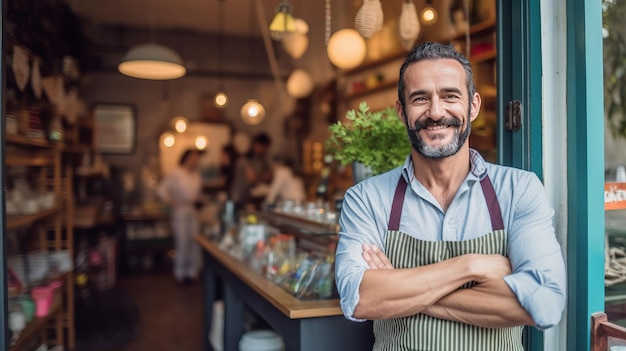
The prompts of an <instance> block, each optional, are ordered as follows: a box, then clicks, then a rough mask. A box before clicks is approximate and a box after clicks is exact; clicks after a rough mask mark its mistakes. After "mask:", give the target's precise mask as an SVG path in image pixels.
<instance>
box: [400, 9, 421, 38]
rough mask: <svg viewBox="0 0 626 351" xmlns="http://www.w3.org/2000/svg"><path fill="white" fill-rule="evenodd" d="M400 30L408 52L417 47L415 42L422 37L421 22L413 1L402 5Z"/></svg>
mask: <svg viewBox="0 0 626 351" xmlns="http://www.w3.org/2000/svg"><path fill="white" fill-rule="evenodd" d="M398 29H399V32H400V39H401V41H402V46H403V47H404V48H405V49H406V50H411V48H413V45H415V40H417V38H418V37H419V35H420V22H419V19H418V18H417V10H416V8H415V4H414V3H413V1H411V0H405V1H404V4H402V12H401V13H400V21H399V22H398Z"/></svg>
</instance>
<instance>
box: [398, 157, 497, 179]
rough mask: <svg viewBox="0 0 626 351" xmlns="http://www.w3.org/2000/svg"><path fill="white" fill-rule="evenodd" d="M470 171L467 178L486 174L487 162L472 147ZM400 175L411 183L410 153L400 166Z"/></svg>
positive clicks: (413, 176)
mask: <svg viewBox="0 0 626 351" xmlns="http://www.w3.org/2000/svg"><path fill="white" fill-rule="evenodd" d="M469 151H470V173H469V174H468V178H467V179H468V180H482V179H483V178H485V177H486V176H487V164H486V162H485V159H484V158H483V157H482V156H481V155H480V154H479V153H478V151H476V150H474V149H470V150H469ZM402 176H403V177H404V179H405V180H406V181H407V183H409V184H411V181H412V180H413V178H415V172H414V166H413V159H412V158H411V155H409V156H407V158H406V160H405V161H404V165H403V166H402Z"/></svg>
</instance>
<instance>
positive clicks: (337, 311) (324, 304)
mask: <svg viewBox="0 0 626 351" xmlns="http://www.w3.org/2000/svg"><path fill="white" fill-rule="evenodd" d="M196 241H197V242H198V244H200V246H202V248H204V250H206V252H208V253H209V254H210V255H211V256H213V258H215V259H216V260H219V261H220V262H221V263H222V264H223V265H224V266H225V267H226V268H227V269H228V270H230V271H231V273H232V274H233V275H235V276H236V277H237V278H239V279H241V281H242V282H244V283H245V284H246V285H248V286H249V287H250V288H252V289H253V290H254V291H255V292H256V293H257V294H259V295H261V296H262V297H263V298H265V299H266V300H267V301H268V302H269V303H271V304H272V306H274V307H276V309H278V310H279V311H281V312H282V313H283V314H284V315H285V316H287V317H289V318H290V319H296V318H312V317H328V316H343V312H341V308H340V307H339V300H319V301H302V300H299V299H297V298H296V297H294V296H293V295H291V294H290V293H288V292H287V291H285V290H284V289H282V288H281V287H279V286H278V285H276V284H274V283H273V282H271V281H269V280H267V279H266V278H265V277H263V276H262V275H260V274H259V273H257V272H255V271H253V270H252V269H250V268H249V267H247V266H246V265H245V264H243V263H241V262H240V261H238V260H237V259H236V258H234V257H232V256H231V255H229V254H228V253H225V252H224V251H222V250H220V249H219V248H218V247H217V244H216V243H214V242H211V241H209V240H207V239H206V238H204V237H197V238H196Z"/></svg>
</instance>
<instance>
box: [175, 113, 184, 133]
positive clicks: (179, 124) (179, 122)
mask: <svg viewBox="0 0 626 351" xmlns="http://www.w3.org/2000/svg"><path fill="white" fill-rule="evenodd" d="M174 129H175V130H176V131H177V132H179V133H184V132H185V131H186V130H187V118H185V117H182V116H180V117H176V118H174Z"/></svg>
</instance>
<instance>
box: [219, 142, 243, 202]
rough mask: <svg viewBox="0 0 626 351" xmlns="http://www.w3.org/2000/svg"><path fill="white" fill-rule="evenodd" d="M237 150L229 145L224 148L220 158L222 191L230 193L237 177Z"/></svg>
mask: <svg viewBox="0 0 626 351" xmlns="http://www.w3.org/2000/svg"><path fill="white" fill-rule="evenodd" d="M238 157H239V156H238V155H237V150H235V147H234V146H233V145H231V144H228V145H226V146H224V147H223V148H222V155H221V156H220V180H221V183H222V186H221V189H222V190H224V191H226V192H227V193H230V189H231V187H232V184H233V179H234V177H235V166H236V164H237V159H238Z"/></svg>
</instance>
